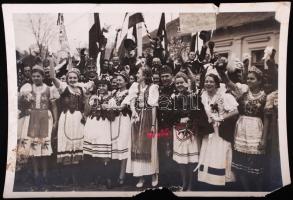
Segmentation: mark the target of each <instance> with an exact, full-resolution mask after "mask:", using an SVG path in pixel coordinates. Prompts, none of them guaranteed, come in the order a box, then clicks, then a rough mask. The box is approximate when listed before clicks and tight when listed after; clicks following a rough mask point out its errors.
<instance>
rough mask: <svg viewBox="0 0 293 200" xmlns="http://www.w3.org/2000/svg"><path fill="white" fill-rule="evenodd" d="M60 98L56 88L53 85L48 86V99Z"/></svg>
mask: <svg viewBox="0 0 293 200" xmlns="http://www.w3.org/2000/svg"><path fill="white" fill-rule="evenodd" d="M59 98H60V93H59V92H58V89H57V88H56V87H55V86H54V85H53V86H51V87H50V100H56V99H59Z"/></svg>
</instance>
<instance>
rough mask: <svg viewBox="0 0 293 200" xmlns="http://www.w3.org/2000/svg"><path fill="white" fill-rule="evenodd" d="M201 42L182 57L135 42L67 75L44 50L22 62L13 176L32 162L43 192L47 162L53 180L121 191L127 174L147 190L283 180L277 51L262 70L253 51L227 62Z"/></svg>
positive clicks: (261, 185) (260, 186)
mask: <svg viewBox="0 0 293 200" xmlns="http://www.w3.org/2000/svg"><path fill="white" fill-rule="evenodd" d="M201 39H202V40H203V46H202V48H201V51H200V52H198V51H190V52H189V54H188V60H187V61H185V62H184V61H183V60H182V59H180V58H175V59H172V58H170V57H168V56H166V51H163V52H159V53H158V52H156V50H155V51H154V53H153V54H150V53H149V54H148V55H144V56H141V57H136V56H135V54H134V53H131V51H134V50H135V48H133V49H130V51H129V54H128V56H126V57H123V56H122V58H121V55H114V56H113V58H111V59H110V60H106V59H103V60H102V61H101V63H100V74H98V73H97V63H96V61H95V59H88V58H86V59H85V62H84V63H85V65H84V67H85V68H84V69H80V68H79V67H77V66H75V65H74V63H71V65H72V66H70V68H68V69H69V70H68V71H66V74H65V73H64V74H62V73H56V72H55V70H54V69H55V67H56V64H55V62H54V61H53V59H52V57H50V56H48V57H47V58H46V59H45V60H43V61H42V62H38V63H35V64H33V65H32V66H29V65H23V67H22V71H21V73H22V74H21V76H20V77H21V80H19V83H20V84H19V94H18V110H19V119H18V143H17V144H18V148H17V166H18V172H17V173H19V172H20V171H23V170H28V169H27V167H26V166H28V165H29V166H31V167H32V169H31V170H32V171H33V180H34V185H35V188H36V189H35V190H46V185H48V184H49V183H48V166H49V162H54V163H56V165H57V166H58V170H60V171H61V175H62V177H55V178H56V179H60V178H61V180H62V183H63V184H72V185H73V186H78V185H80V184H90V183H91V182H94V181H96V180H97V179H96V178H97V177H102V181H104V182H103V183H105V184H106V186H107V188H111V187H119V186H121V185H123V184H125V180H126V177H128V176H126V174H130V175H131V176H130V177H134V178H137V182H136V185H135V186H136V187H137V188H142V187H144V186H145V184H146V180H147V178H146V177H147V176H150V177H151V185H152V186H153V187H156V186H164V187H170V186H172V185H180V186H181V188H182V190H183V191H192V190H197V186H196V185H195V183H197V182H201V183H205V184H206V185H208V186H211V188H213V187H212V186H217V187H222V188H225V186H227V185H229V184H233V183H237V184H238V186H239V188H238V189H239V190H243V191H253V190H257V191H263V190H269V189H272V188H277V187H278V186H281V184H282V183H281V175H280V173H281V172H280V159H279V145H278V140H279V137H278V85H277V77H278V75H277V74H278V66H277V64H276V63H275V60H274V56H275V53H276V51H275V50H274V49H271V51H270V53H269V55H268V56H267V57H266V58H265V59H264V65H265V67H264V68H258V67H255V66H250V62H249V61H250V59H249V57H244V60H242V61H240V60H239V59H236V58H235V59H231V60H229V62H228V60H227V58H225V57H219V56H217V54H216V53H213V52H214V51H213V48H214V44H213V42H212V41H209V40H208V39H205V37H203V36H202V37H201ZM208 52H210V53H208ZM119 56H120V57H119ZM53 155H56V159H52V156H53ZM54 158H55V157H54ZM114 161H115V162H117V161H118V163H119V169H115V170H116V171H115V172H114V171H113V168H112V167H111V166H112V163H113V162H114ZM116 172H117V173H116ZM113 174H115V176H116V177H113ZM179 174H180V177H181V178H180V179H178V175H179ZM81 176H82V177H81ZM16 177H17V176H16ZM81 179H82V180H81ZM265 182H266V183H267V185H268V187H265V185H266V184H265Z"/></svg>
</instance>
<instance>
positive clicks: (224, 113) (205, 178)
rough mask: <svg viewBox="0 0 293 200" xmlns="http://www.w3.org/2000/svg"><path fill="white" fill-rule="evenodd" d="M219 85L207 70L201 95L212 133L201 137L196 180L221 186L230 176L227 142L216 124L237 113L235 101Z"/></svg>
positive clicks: (230, 179)
mask: <svg viewBox="0 0 293 200" xmlns="http://www.w3.org/2000/svg"><path fill="white" fill-rule="evenodd" d="M219 88H220V81H219V77H218V76H217V75H215V74H207V75H206V77H205V81H204V89H205V91H203V93H202V96H201V97H202V103H203V105H204V108H205V111H206V114H207V116H208V118H209V122H210V123H212V124H213V127H214V133H212V134H209V135H205V136H204V137H203V140H202V146H201V150H200V159H199V165H198V169H199V171H198V180H199V181H201V182H205V183H208V184H212V185H219V186H221V185H225V184H226V182H230V181H232V180H233V176H232V173H231V162H232V148H231V143H230V142H228V141H227V140H224V139H223V136H222V135H219V127H220V125H221V124H222V123H224V122H225V120H228V119H229V118H231V117H233V116H235V115H237V114H238V110H237V106H238V103H237V102H236V100H235V98H234V97H233V96H232V95H231V94H228V93H225V92H224V91H223V90H221V89H219ZM224 132H225V130H224ZM224 134H225V133H224Z"/></svg>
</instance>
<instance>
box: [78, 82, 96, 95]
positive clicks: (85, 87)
mask: <svg viewBox="0 0 293 200" xmlns="http://www.w3.org/2000/svg"><path fill="white" fill-rule="evenodd" d="M94 85H95V83H94V82H93V81H88V82H86V83H82V82H78V83H77V86H79V87H81V88H82V90H83V92H85V93H89V92H91V91H93V88H94Z"/></svg>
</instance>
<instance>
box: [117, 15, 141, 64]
mask: <svg viewBox="0 0 293 200" xmlns="http://www.w3.org/2000/svg"><path fill="white" fill-rule="evenodd" d="M141 22H144V19H143V16H142V13H134V14H131V13H126V14H125V16H124V21H123V24H122V31H121V34H120V38H119V40H118V42H117V46H116V47H118V55H119V56H120V59H122V58H123V57H124V54H125V48H124V41H125V40H126V39H131V40H133V42H134V43H135V45H136V46H137V47H138V48H141V49H142V34H141V28H142V27H139V26H138V25H139V23H141ZM138 37H139V38H138ZM140 43H141V44H140ZM116 49H117V48H116Z"/></svg>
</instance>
